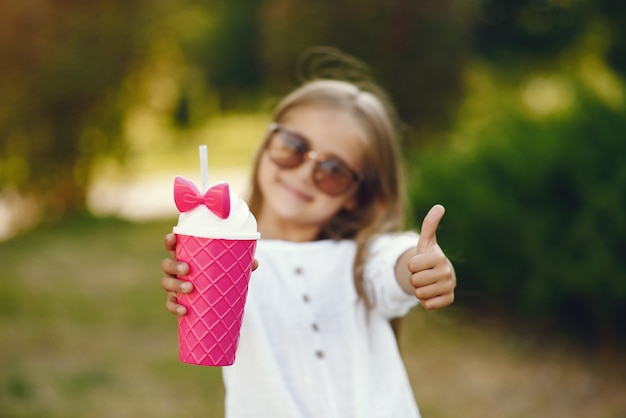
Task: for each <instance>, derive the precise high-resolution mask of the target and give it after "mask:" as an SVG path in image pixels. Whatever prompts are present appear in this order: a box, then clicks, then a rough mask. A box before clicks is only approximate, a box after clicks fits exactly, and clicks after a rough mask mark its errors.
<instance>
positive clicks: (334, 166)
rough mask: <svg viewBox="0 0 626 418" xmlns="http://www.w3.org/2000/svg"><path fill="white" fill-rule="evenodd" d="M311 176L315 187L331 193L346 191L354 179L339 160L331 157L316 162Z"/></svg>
mask: <svg viewBox="0 0 626 418" xmlns="http://www.w3.org/2000/svg"><path fill="white" fill-rule="evenodd" d="M313 177H314V179H315V184H317V187H319V188H320V190H322V191H323V192H325V193H328V194H331V195H332V194H339V193H342V192H344V191H346V189H347V188H348V187H350V185H352V181H353V180H354V179H353V177H352V173H351V172H350V170H349V169H348V168H347V167H346V166H345V165H344V164H343V163H342V162H341V161H338V160H334V159H332V158H328V159H325V160H323V161H320V162H318V163H317V165H316V167H315V171H314V172H313Z"/></svg>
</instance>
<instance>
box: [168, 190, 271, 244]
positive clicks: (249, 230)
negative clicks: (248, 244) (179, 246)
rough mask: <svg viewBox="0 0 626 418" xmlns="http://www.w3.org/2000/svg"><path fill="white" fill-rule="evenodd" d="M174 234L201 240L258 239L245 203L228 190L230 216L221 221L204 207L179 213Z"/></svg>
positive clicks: (258, 235) (199, 206) (200, 206)
mask: <svg viewBox="0 0 626 418" xmlns="http://www.w3.org/2000/svg"><path fill="white" fill-rule="evenodd" d="M174 233H175V234H180V235H191V236H194V237H202V238H219V239H239V240H249V239H259V238H260V237H261V234H260V233H259V232H258V231H257V224H256V219H255V218H254V215H252V213H251V212H250V209H249V208H248V205H247V204H246V202H245V201H244V200H243V199H241V198H240V197H239V196H238V195H237V194H236V193H235V192H233V191H232V189H231V190H230V214H229V215H228V218H226V219H222V218H220V217H219V216H217V215H216V214H214V213H213V212H211V211H210V210H209V209H208V208H207V207H206V206H204V205H198V206H197V207H196V208H195V209H192V210H190V211H188V212H181V214H180V215H179V216H178V225H176V226H175V227H174Z"/></svg>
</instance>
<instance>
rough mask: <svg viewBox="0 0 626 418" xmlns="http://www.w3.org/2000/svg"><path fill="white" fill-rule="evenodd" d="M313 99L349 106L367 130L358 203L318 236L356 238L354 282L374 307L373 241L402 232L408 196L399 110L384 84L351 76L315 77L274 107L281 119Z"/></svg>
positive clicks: (259, 200) (254, 186) (256, 193)
mask: <svg viewBox="0 0 626 418" xmlns="http://www.w3.org/2000/svg"><path fill="white" fill-rule="evenodd" d="M310 105H314V106H329V107H332V108H335V109H337V110H340V111H347V112H349V114H350V115H352V116H353V118H354V120H355V121H356V123H358V124H359V125H360V128H361V129H362V131H363V132H364V133H365V138H363V139H364V140H365V147H364V148H365V149H364V151H365V152H364V161H363V170H362V173H361V176H362V181H361V182H360V183H359V185H358V190H357V192H356V197H357V204H356V207H355V208H354V209H352V210H350V211H347V210H340V211H339V212H338V213H337V214H336V215H335V216H334V217H333V218H332V219H330V220H329V221H328V222H327V223H326V224H325V225H323V227H322V230H321V233H320V236H319V237H318V239H333V240H340V239H354V240H355V241H356V243H357V252H356V257H355V260H354V265H353V271H354V285H355V288H356V292H357V294H358V296H359V298H360V299H361V300H363V301H364V302H365V304H366V306H367V308H368V309H370V308H371V307H372V301H370V300H369V299H368V297H367V294H366V292H365V286H364V279H363V269H364V265H365V260H366V259H367V248H368V244H369V243H370V241H371V240H372V238H373V237H375V236H376V235H378V234H381V233H388V232H398V231H400V230H401V228H402V227H403V225H404V211H405V203H406V197H405V192H404V190H405V187H404V173H403V169H402V164H401V159H400V157H399V145H398V141H397V129H396V128H397V127H396V123H395V113H394V110H393V108H392V107H391V106H390V105H389V102H388V100H387V99H386V96H385V95H384V93H383V92H382V90H380V89H379V88H378V87H377V86H375V85H370V86H368V87H362V88H360V87H357V86H356V85H355V84H353V83H350V82H346V81H338V80H316V81H311V82H308V83H306V84H304V85H302V86H301V87H300V88H298V89H296V90H295V91H293V92H292V93H290V94H289V95H287V96H286V97H285V98H284V99H283V100H281V101H280V102H279V103H278V105H277V106H276V108H275V110H274V114H273V120H274V122H277V123H280V122H281V119H282V118H284V116H285V115H286V114H287V113H288V112H291V111H293V110H294V109H297V108H298V107H300V106H310ZM263 150H264V147H263V146H261V147H260V149H259V150H258V152H257V155H256V158H255V161H254V168H253V171H252V179H251V182H250V184H251V190H250V196H249V205H250V209H251V210H252V212H253V213H259V210H260V209H261V205H262V204H263V196H262V194H261V191H260V187H259V183H258V179H257V178H256V173H257V171H258V168H259V162H260V159H261V156H262V153H263Z"/></svg>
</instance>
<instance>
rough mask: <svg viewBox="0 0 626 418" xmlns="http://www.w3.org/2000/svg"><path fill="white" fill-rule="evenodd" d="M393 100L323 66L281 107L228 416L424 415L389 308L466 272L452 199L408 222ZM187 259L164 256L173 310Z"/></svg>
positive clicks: (427, 296)
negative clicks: (453, 233)
mask: <svg viewBox="0 0 626 418" xmlns="http://www.w3.org/2000/svg"><path fill="white" fill-rule="evenodd" d="M384 103H386V101H385V100H384V99H383V98H381V96H379V95H375V94H373V93H371V92H369V91H366V90H364V89H361V88H358V87H357V86H356V85H354V84H351V83H348V82H343V81H334V80H318V81H312V82H309V83H307V84H305V85H303V86H302V87H300V88H299V89H297V90H295V91H294V92H292V93H291V94H289V95H288V96H287V97H285V98H284V99H283V100H282V101H281V102H280V103H279V104H278V106H277V108H276V109H275V112H274V115H273V122H272V123H271V124H270V125H269V128H268V131H267V133H266V135H265V139H264V140H263V142H262V144H261V147H260V149H259V151H258V154H257V156H256V159H255V163H254V170H253V178H252V182H251V193H250V196H249V205H250V209H251V210H252V212H253V213H254V214H255V216H256V218H257V221H258V226H259V231H260V232H261V236H262V239H261V240H260V241H259V243H258V246H257V252H256V259H257V260H258V263H255V266H254V267H255V271H254V272H253V274H252V278H251V281H250V288H249V294H248V299H247V302H246V307H245V313H244V320H243V325H242V330H241V337H240V342H239V347H238V350H237V359H236V361H235V364H234V365H233V366H230V367H225V368H223V377H224V383H225V387H226V406H225V408H226V416H227V417H230V418H243V417H256V418H258V417H267V418H277V417H285V418H299V417H307V418H345V417H368V418H369V417H380V418H390V417H399V418H407V417H419V411H418V407H417V405H416V402H415V399H414V396H413V392H412V390H411V387H410V383H409V379H408V377H407V373H406V371H405V368H404V365H403V362H402V359H401V357H400V354H399V352H398V347H397V342H396V339H395V337H394V333H393V331H392V328H391V326H390V320H392V319H393V318H397V317H401V316H403V315H405V314H406V313H407V311H408V310H409V309H411V308H412V307H413V306H415V305H417V304H418V303H421V305H422V306H424V307H425V308H426V309H437V308H441V307H444V306H447V305H449V304H450V303H452V302H453V300H454V288H455V286H456V277H455V273H454V269H453V267H452V265H451V263H450V261H449V260H448V259H447V258H446V257H445V255H444V254H443V252H442V251H441V249H440V247H439V246H438V244H437V240H436V235H435V233H436V229H437V226H438V224H439V221H440V219H441V217H442V216H443V212H444V210H443V207H442V206H440V205H436V206H434V207H433V208H432V209H431V211H430V212H429V213H428V214H427V215H426V217H425V219H424V222H423V224H422V230H421V236H419V237H418V236H417V235H416V234H414V233H401V232H400V230H401V228H402V226H403V212H404V203H405V197H404V193H403V187H404V184H403V180H402V170H401V167H400V158H399V155H398V145H397V143H396V133H395V129H394V124H393V120H392V115H393V113H392V111H391V110H390V109H389V108H388V107H387V106H386V105H385V104H384ZM175 246H176V237H175V235H174V234H169V235H167V236H166V239H165V247H166V249H167V250H168V251H169V252H170V254H173V252H174V249H175ZM257 266H258V268H257ZM187 268H188V267H187V265H186V264H184V263H181V262H177V261H175V260H174V259H173V257H172V258H168V259H165V260H164V261H163V263H162V269H163V272H164V273H165V274H166V276H165V277H164V278H163V279H162V281H161V284H162V287H163V289H165V291H166V292H167V294H168V296H167V302H166V307H167V309H168V310H169V311H170V312H172V313H174V314H176V315H184V314H185V312H186V310H185V308H184V307H183V306H181V305H179V304H178V303H177V298H176V295H177V293H188V292H190V291H191V288H192V286H191V283H189V282H184V281H181V280H178V279H177V278H176V277H177V275H182V274H185V273H186V272H187Z"/></svg>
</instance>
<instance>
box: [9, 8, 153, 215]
mask: <svg viewBox="0 0 626 418" xmlns="http://www.w3.org/2000/svg"><path fill="white" fill-rule="evenodd" d="M147 10H149V9H148V8H147V6H146V3H145V2H142V1H135V2H127V1H124V0H100V1H96V2H84V1H80V0H57V1H50V0H34V1H30V2H12V1H5V2H0V59H1V60H2V63H1V65H0V68H1V70H0V71H1V72H2V77H0V91H2V93H3V100H2V101H1V102H0V184H1V185H2V186H1V188H2V189H8V188H11V189H15V190H17V191H18V192H19V193H20V194H22V195H25V196H31V197H34V198H35V199H36V201H37V203H38V206H39V208H40V209H41V212H42V213H45V216H46V217H53V218H54V217H56V216H61V215H63V214H65V213H66V212H68V211H70V210H73V209H76V208H81V207H83V206H84V202H85V199H84V198H85V189H86V186H87V184H88V180H89V174H90V167H91V164H92V162H93V160H94V158H95V157H96V156H98V155H99V154H101V153H106V152H113V153H118V154H121V153H123V148H124V142H123V140H122V138H121V136H120V134H119V133H120V127H121V118H122V115H123V110H124V102H125V100H126V96H125V91H124V86H123V82H124V81H125V79H126V78H127V76H128V75H129V73H130V71H132V69H133V68H136V66H137V65H138V63H139V62H141V57H142V56H143V55H144V54H145V51H146V49H147V48H146V46H147V42H146V36H147V25H148V23H149V17H150V15H149V14H147V13H145V12H146V11H147Z"/></svg>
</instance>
